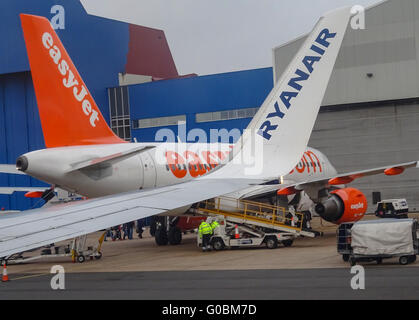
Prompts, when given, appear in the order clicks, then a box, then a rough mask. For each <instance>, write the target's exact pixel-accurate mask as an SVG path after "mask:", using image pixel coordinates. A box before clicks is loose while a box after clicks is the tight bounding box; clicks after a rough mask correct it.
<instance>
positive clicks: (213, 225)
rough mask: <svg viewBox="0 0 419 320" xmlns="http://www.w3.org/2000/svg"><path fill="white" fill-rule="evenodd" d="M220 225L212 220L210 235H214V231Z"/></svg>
mask: <svg viewBox="0 0 419 320" xmlns="http://www.w3.org/2000/svg"><path fill="white" fill-rule="evenodd" d="M219 225H220V224H219V223H218V221H217V220H214V221H213V222H211V228H212V234H215V229H216V228H217V227H218V226H219Z"/></svg>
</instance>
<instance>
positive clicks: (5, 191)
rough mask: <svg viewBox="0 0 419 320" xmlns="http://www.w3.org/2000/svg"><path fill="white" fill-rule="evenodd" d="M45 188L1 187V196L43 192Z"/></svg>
mask: <svg viewBox="0 0 419 320" xmlns="http://www.w3.org/2000/svg"><path fill="white" fill-rule="evenodd" d="M43 191H45V187H43V188H42V187H39V188H37V187H0V194H13V193H15V192H43Z"/></svg>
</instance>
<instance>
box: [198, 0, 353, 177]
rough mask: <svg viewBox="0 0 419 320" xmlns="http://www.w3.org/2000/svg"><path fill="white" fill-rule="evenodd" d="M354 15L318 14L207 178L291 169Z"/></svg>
mask: <svg viewBox="0 0 419 320" xmlns="http://www.w3.org/2000/svg"><path fill="white" fill-rule="evenodd" d="M350 16H351V13H350V8H343V9H338V10H334V11H331V12H329V13H327V14H326V15H324V16H323V17H322V18H321V19H320V20H319V22H318V23H317V24H316V26H315V28H314V29H313V31H312V32H311V34H310V35H309V36H308V38H307V39H306V41H305V42H304V44H303V45H302V46H301V48H300V50H299V51H298V53H297V54H296V55H295V57H294V59H293V60H292V62H291V63H290V64H289V66H288V67H287V69H286V70H285V72H284V73H283V74H282V77H281V78H280V80H279V81H278V82H277V84H276V86H275V87H274V88H273V90H272V91H271V93H270V94H269V96H268V97H267V98H266V100H265V101H264V103H263V104H262V106H261V108H260V109H259V111H258V112H257V114H256V115H255V117H254V118H253V119H252V121H251V122H250V124H249V126H248V128H247V129H246V131H247V134H246V133H245V134H244V135H243V136H242V137H241V138H240V140H239V142H238V143H237V144H236V145H235V148H234V150H233V153H232V154H233V157H232V161H230V162H229V163H227V164H226V165H224V166H223V167H220V169H219V170H217V171H215V172H214V173H213V174H209V175H208V176H206V177H205V178H206V179H210V178H215V177H223V178H229V177H241V176H243V177H244V176H247V177H249V176H252V177H258V178H263V179H268V178H277V177H278V176H282V175H285V174H287V173H289V172H290V171H291V170H292V168H293V167H294V166H295V165H296V164H297V163H298V161H299V160H300V159H301V156H302V154H303V152H304V150H305V149H306V147H307V144H308V141H309V138H310V135H311V132H312V130H313V126H314V123H315V121H316V118H317V114H318V112H319V108H320V105H321V103H322V100H323V96H324V94H325V91H326V88H327V86H328V83H329V79H330V75H331V73H332V71H333V67H334V65H335V62H336V58H337V55H338V53H339V50H340V47H341V45H342V40H343V37H344V35H345V32H346V28H347V26H348V22H349V19H350ZM250 133H251V134H250ZM255 137H256V138H255ZM250 155H256V156H255V157H254V159H252V157H251V156H250Z"/></svg>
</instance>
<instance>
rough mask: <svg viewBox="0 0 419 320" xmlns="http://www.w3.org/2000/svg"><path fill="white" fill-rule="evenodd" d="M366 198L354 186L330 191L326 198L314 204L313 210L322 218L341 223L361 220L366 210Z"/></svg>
mask: <svg viewBox="0 0 419 320" xmlns="http://www.w3.org/2000/svg"><path fill="white" fill-rule="evenodd" d="M367 206H368V203H367V198H366V197H365V195H364V194H363V193H362V192H361V191H359V190H358V189H354V188H345V189H338V190H334V191H332V192H330V195H329V197H328V198H327V199H326V200H323V201H322V202H320V203H318V204H316V206H315V208H314V210H315V211H316V213H317V214H318V215H319V216H320V217H322V218H323V219H324V220H326V221H329V222H332V223H336V224H341V223H344V222H356V221H358V220H361V219H362V217H363V216H364V215H365V212H367Z"/></svg>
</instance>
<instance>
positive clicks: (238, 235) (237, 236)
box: [234, 224, 240, 239]
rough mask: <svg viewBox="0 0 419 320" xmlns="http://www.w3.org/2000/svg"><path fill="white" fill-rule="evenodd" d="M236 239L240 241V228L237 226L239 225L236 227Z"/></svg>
mask: <svg viewBox="0 0 419 320" xmlns="http://www.w3.org/2000/svg"><path fill="white" fill-rule="evenodd" d="M234 238H235V239H240V233H239V227H238V226H237V224H236V226H235V227H234Z"/></svg>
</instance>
